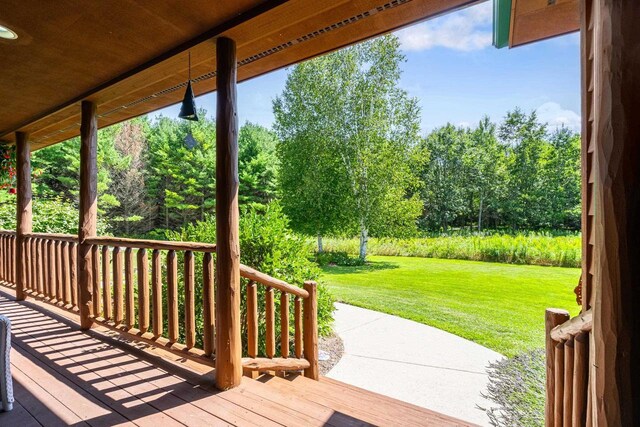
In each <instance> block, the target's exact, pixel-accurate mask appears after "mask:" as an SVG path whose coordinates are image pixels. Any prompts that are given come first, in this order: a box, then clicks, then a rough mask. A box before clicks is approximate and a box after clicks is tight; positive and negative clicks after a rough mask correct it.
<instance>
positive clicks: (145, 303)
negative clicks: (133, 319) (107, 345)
mask: <svg viewBox="0 0 640 427" xmlns="http://www.w3.org/2000/svg"><path fill="white" fill-rule="evenodd" d="M138 327H139V329H140V332H142V333H145V332H147V331H148V330H149V258H148V257H147V250H146V249H138Z"/></svg>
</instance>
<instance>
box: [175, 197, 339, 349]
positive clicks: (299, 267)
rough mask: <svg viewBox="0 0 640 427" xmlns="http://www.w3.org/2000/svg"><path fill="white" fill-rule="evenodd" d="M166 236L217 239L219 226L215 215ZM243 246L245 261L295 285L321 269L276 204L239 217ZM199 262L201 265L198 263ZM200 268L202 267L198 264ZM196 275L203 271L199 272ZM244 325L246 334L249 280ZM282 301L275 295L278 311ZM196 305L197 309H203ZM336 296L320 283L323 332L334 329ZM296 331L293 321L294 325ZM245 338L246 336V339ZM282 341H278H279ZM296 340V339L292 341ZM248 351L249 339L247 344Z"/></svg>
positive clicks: (262, 318)
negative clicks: (332, 295)
mask: <svg viewBox="0 0 640 427" xmlns="http://www.w3.org/2000/svg"><path fill="white" fill-rule="evenodd" d="M167 237H168V238H170V239H171V240H176V241H196V242H215V240H216V225H215V218H214V217H213V216H207V217H206V218H205V221H197V222H195V223H194V224H190V225H187V226H186V227H184V228H183V229H182V230H180V231H179V232H171V231H168V232H167ZM240 248H241V253H240V257H241V261H242V263H243V264H245V265H248V266H250V267H253V268H255V269H257V270H259V271H261V272H263V273H266V274H269V275H271V276H273V277H276V278H278V279H281V280H284V281H286V282H288V283H291V284H293V285H297V286H300V287H301V286H302V284H303V283H304V281H305V280H315V279H317V278H318V276H319V273H320V271H319V270H318V267H317V266H316V265H315V264H314V263H313V262H312V261H309V260H308V254H309V251H310V249H311V248H310V246H309V245H308V244H307V243H306V241H305V239H304V238H302V237H300V236H297V235H295V234H293V233H292V232H291V230H290V229H289V224H288V220H287V218H286V216H284V215H283V214H282V209H281V208H280V206H279V205H278V204H277V203H271V204H269V205H268V206H266V207H262V208H260V209H256V208H251V209H244V210H243V213H242V215H241V216H240ZM196 265H197V266H198V265H200V263H199V262H196ZM197 268H200V267H197ZM197 274H200V273H199V272H197ZM264 290H265V288H264V286H258V292H259V293H258V301H259V304H258V305H259V328H260V331H261V332H260V351H261V352H262V353H263V352H264V336H265V333H264V331H265V323H264V322H265V307H264ZM241 295H242V311H241V313H242V316H243V322H242V328H243V337H246V321H245V320H246V319H244V316H246V310H245V307H246V280H244V279H243V281H242V291H241ZM279 306H280V300H279V298H276V311H279ZM290 308H291V315H290V319H291V321H292V322H293V309H294V307H293V304H290ZM200 311H201V310H200V308H199V307H197V308H196V312H200ZM332 313H333V299H332V297H331V295H330V294H329V292H328V291H327V289H326V287H325V286H324V285H322V284H319V285H318V329H319V333H320V334H321V335H328V334H329V333H330V332H331V322H332V321H333V315H332ZM291 332H292V333H293V323H292V325H291ZM243 339H244V338H243ZM277 342H278V343H279V340H277ZM291 342H292V343H293V340H291ZM244 345H245V347H244V348H245V350H246V342H245V343H244Z"/></svg>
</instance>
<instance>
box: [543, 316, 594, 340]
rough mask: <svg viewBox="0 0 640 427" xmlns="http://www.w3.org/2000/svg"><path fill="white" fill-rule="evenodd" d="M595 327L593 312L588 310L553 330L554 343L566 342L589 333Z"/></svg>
mask: <svg viewBox="0 0 640 427" xmlns="http://www.w3.org/2000/svg"><path fill="white" fill-rule="evenodd" d="M592 327H593V312H592V310H587V311H585V312H584V313H580V314H578V315H577V316H575V317H573V318H571V319H569V320H568V321H566V322H565V323H563V324H561V325H558V326H556V327H555V328H553V329H552V330H551V338H552V339H553V340H554V341H566V340H568V339H570V338H573V337H574V336H576V335H578V334H579V333H581V332H589V331H591V328H592Z"/></svg>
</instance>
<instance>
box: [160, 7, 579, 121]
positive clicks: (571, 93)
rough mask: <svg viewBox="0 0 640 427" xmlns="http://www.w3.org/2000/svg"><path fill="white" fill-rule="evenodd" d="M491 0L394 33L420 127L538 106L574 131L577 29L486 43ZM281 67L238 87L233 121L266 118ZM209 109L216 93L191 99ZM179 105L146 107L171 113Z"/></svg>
mask: <svg viewBox="0 0 640 427" xmlns="http://www.w3.org/2000/svg"><path fill="white" fill-rule="evenodd" d="M491 27H492V13H491V2H486V3H483V4H481V5H479V6H474V7H470V8H467V9H463V10H461V11H458V12H454V13H451V14H449V15H446V16H443V17H439V18H436V19H433V20H430V21H427V22H424V23H421V24H418V25H414V26H412V27H409V28H405V29H403V30H401V31H399V32H397V33H396V34H397V35H398V36H399V37H400V41H401V45H402V50H403V52H404V53H405V55H406V59H407V60H406V62H405V63H404V64H402V69H403V74H402V78H401V81H400V85H401V86H402V87H403V88H404V89H405V90H406V91H407V92H408V93H409V94H410V95H411V96H415V97H417V98H418V99H419V101H420V105H421V107H422V130H423V131H424V132H428V131H430V130H432V129H433V128H435V127H438V126H441V125H444V124H446V123H447V122H451V123H454V124H456V125H465V126H467V125H474V124H475V123H476V122H478V121H479V120H480V119H481V118H482V116H484V115H485V114H487V115H489V117H491V118H492V119H493V120H495V121H499V120H500V119H501V118H502V117H504V115H505V113H506V112H507V111H509V110H511V109H513V108H514V107H516V106H519V107H521V108H523V109H524V110H525V111H531V110H537V111H538V114H539V116H540V118H541V119H542V120H544V121H546V122H548V123H549V126H550V127H551V128H554V127H557V126H559V125H561V124H564V125H565V126H568V127H569V128H571V129H573V130H575V131H579V129H580V43H579V36H578V34H577V33H576V34H571V35H568V36H563V37H558V38H554V39H551V40H546V41H542V42H538V43H534V44H531V45H527V46H522V47H518V48H515V49H507V48H505V49H496V48H494V47H492V46H491ZM287 72H288V71H287V70H286V69H285V70H279V71H275V72H273V73H270V74H268V75H265V76H261V77H258V78H256V79H253V80H250V81H248V82H244V83H242V84H240V85H239V86H238V114H239V117H240V123H244V122H245V121H251V122H254V123H259V124H261V125H263V126H267V127H271V125H272V124H273V112H272V100H273V99H274V98H275V97H276V96H277V95H278V94H280V93H281V92H282V90H283V88H284V84H285V81H286V77H287ZM196 102H197V105H198V106H199V107H204V108H205V109H207V110H208V112H209V114H214V113H215V94H209V95H205V96H202V97H199V98H198V99H197V101H196ZM178 109H179V108H178V106H172V107H168V108H165V109H163V110H160V111H159V112H157V113H153V114H152V116H157V115H159V114H163V115H166V116H174V117H175V116H177V114H178Z"/></svg>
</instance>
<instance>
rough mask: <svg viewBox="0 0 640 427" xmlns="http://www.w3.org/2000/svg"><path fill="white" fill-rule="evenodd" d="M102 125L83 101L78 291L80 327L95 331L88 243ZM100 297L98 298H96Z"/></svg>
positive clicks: (93, 220)
mask: <svg viewBox="0 0 640 427" xmlns="http://www.w3.org/2000/svg"><path fill="white" fill-rule="evenodd" d="M97 146H98V122H97V117H96V105H95V104H94V103H93V102H90V101H82V117H81V120H80V195H79V198H80V208H79V213H80V225H79V227H78V288H79V292H78V295H79V300H80V301H79V306H80V307H79V308H80V327H81V328H82V329H84V330H86V329H89V328H91V325H92V323H93V321H92V319H91V316H92V315H93V308H92V301H93V297H94V295H93V289H92V286H91V284H92V283H93V269H92V268H91V266H92V265H91V245H89V244H86V243H85V239H86V238H87V237H94V236H95V235H96V221H97V217H98V191H97V181H98V167H97ZM95 297H96V298H97V297H98V296H97V295H96V296H95Z"/></svg>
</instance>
